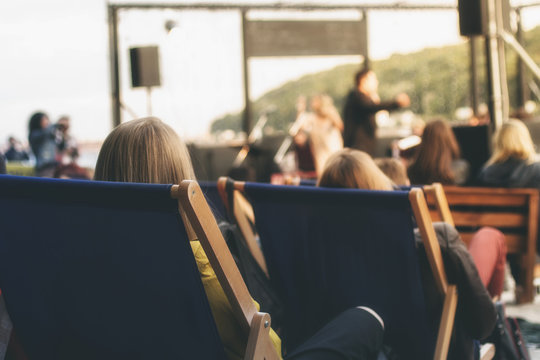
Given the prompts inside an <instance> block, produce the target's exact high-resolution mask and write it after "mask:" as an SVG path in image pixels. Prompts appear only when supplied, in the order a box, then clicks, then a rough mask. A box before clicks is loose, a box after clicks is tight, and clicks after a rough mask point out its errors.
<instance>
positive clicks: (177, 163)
mask: <svg viewBox="0 0 540 360" xmlns="http://www.w3.org/2000/svg"><path fill="white" fill-rule="evenodd" d="M94 179H95V180H103V181H121V182H140V183H153V184H179V183H180V182H181V181H182V180H194V179H195V173H194V171H193V167H192V165H191V159H190V157H189V153H188V151H187V148H186V146H185V144H184V142H183V141H182V140H181V139H180V137H179V136H178V134H177V133H176V132H175V131H174V130H173V129H172V128H171V127H170V126H168V125H167V124H165V123H163V122H162V121H161V120H159V119H157V118H153V117H148V118H143V119H138V120H132V121H128V122H125V123H123V124H121V125H119V126H118V127H116V128H115V129H114V130H113V131H112V132H111V133H110V134H109V136H107V138H106V139H105V142H104V143H103V145H102V147H101V150H100V152H99V156H98V160H97V163H96V170H95V173H94Z"/></svg>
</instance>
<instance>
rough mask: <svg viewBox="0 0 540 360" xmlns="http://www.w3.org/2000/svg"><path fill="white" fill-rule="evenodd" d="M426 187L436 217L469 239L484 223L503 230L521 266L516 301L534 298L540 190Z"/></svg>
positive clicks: (512, 254)
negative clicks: (539, 193) (539, 194)
mask: <svg viewBox="0 0 540 360" xmlns="http://www.w3.org/2000/svg"><path fill="white" fill-rule="evenodd" d="M443 189H444V190H443ZM424 191H425V193H426V198H427V202H428V204H429V207H430V213H431V216H432V219H433V221H445V222H447V223H450V224H452V225H454V226H455V227H456V228H457V229H458V231H459V233H460V235H461V238H462V239H463V241H465V242H466V243H468V242H469V241H470V240H471V238H472V236H473V235H474V233H475V232H476V231H477V230H478V229H480V228H481V227H482V226H491V227H494V228H497V229H499V230H500V231H502V232H503V233H504V235H505V237H506V245H507V249H508V255H511V257H512V258H515V260H516V263H517V265H518V266H519V272H518V278H517V279H516V301H517V302H518V303H527V302H532V301H533V299H534V286H533V281H534V266H535V261H536V241H537V234H538V190H537V189H507V188H481V187H457V186H444V187H442V186H441V185H440V184H433V185H429V186H425V187H424Z"/></svg>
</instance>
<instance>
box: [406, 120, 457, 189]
mask: <svg viewBox="0 0 540 360" xmlns="http://www.w3.org/2000/svg"><path fill="white" fill-rule="evenodd" d="M460 156H461V154H460V150H459V145H458V142H457V140H456V137H455V135H454V132H453V131H452V128H451V127H450V125H448V123H447V122H446V121H444V120H442V119H436V120H433V121H431V122H429V123H428V124H427V125H426V127H425V128H424V132H423V134H422V142H421V143H420V145H419V147H418V151H417V152H416V157H415V159H414V160H413V162H412V164H411V166H410V167H409V171H408V172H409V178H410V179H411V182H412V183H413V184H430V183H433V182H441V183H443V184H452V183H454V180H455V179H454V174H453V172H452V162H453V161H454V160H457V159H459V158H460Z"/></svg>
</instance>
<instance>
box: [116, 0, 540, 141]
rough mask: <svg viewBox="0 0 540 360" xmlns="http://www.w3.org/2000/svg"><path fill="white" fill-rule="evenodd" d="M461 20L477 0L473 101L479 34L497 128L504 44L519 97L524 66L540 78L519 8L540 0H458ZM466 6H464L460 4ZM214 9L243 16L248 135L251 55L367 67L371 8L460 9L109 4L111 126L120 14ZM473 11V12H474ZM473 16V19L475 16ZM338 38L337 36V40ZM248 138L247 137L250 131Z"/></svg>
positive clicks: (474, 100) (504, 113)
mask: <svg viewBox="0 0 540 360" xmlns="http://www.w3.org/2000/svg"><path fill="white" fill-rule="evenodd" d="M458 3H459V10H460V22H462V21H463V19H465V17H466V16H470V15H471V14H470V13H469V12H470V8H469V6H470V5H471V4H473V3H475V4H476V6H477V8H476V10H475V11H477V14H478V16H481V17H480V18H478V19H477V20H476V21H480V28H479V29H480V30H479V31H480V32H479V33H472V34H470V33H467V34H466V33H464V32H463V29H462V35H464V36H468V37H469V39H470V55H471V67H470V74H471V85H470V91H471V105H472V108H473V111H474V113H475V114H476V113H477V110H478V103H479V100H478V98H479V96H478V93H479V90H478V89H479V86H478V79H477V66H476V45H475V38H477V37H478V36H479V35H480V36H483V37H484V38H485V46H486V59H487V61H486V63H487V64H486V65H487V67H486V72H487V74H488V76H487V78H488V83H489V84H488V93H489V99H488V103H489V110H490V114H491V118H492V124H493V125H494V126H493V128H494V129H495V128H497V127H499V126H500V125H501V124H502V122H503V120H504V119H507V118H508V108H509V105H508V90H507V85H506V83H507V81H506V70H505V63H504V43H505V42H506V43H507V44H508V45H509V46H511V47H512V48H513V49H514V50H515V51H516V52H517V54H518V55H519V57H520V58H521V59H522V61H521V62H520V64H521V67H520V69H521V72H520V73H519V74H520V75H519V76H520V79H521V82H520V84H521V86H520V90H519V91H520V93H519V95H520V96H519V97H520V99H521V101H522V102H524V101H525V100H526V99H527V90H526V89H525V88H526V86H525V84H524V81H525V80H524V79H525V77H524V75H523V74H524V73H523V68H524V65H525V66H527V67H528V68H529V69H530V71H531V72H532V74H533V75H534V76H535V77H536V78H537V79H540V69H539V68H538V66H537V65H536V64H535V63H534V61H532V59H531V58H530V56H528V54H527V52H526V51H525V50H524V49H523V48H522V47H521V45H520V43H519V41H518V40H520V39H519V36H520V35H519V34H520V32H521V23H520V11H521V9H523V8H525V7H529V6H539V5H540V3H534V4H527V5H522V6H520V7H516V8H515V9H510V6H509V2H508V0H459V1H458ZM463 4H466V5H465V9H462V5H463ZM160 9H163V10H167V9H170V10H211V11H220V10H221V11H231V10H236V11H239V12H240V14H241V18H242V40H243V70H244V74H243V75H244V81H243V82H244V100H245V108H244V116H243V130H244V132H245V133H246V134H249V133H250V131H251V129H252V127H253V126H252V116H251V100H250V89H249V62H248V59H249V58H251V57H260V56H316V55H362V56H363V58H364V66H368V64H369V46H368V41H367V39H368V26H367V24H368V17H369V12H370V11H381V10H385V11H388V10H396V11H398V10H409V11H410V10H448V11H457V10H458V8H457V7H456V6H452V5H440V4H432V5H430V4H422V5H415V4H409V3H407V2H398V3H395V4H391V3H388V4H379V5H376V4H360V3H358V4H339V3H337V2H332V4H330V3H328V4H308V3H304V4H287V3H282V2H277V3H275V4H248V3H238V4H232V3H231V4H225V3H214V4H212V3H191V4H190V3H177V4H175V3H163V4H159V3H109V4H108V22H109V47H110V58H111V102H112V120H113V126H117V125H119V124H120V123H121V121H122V119H121V109H122V106H123V104H122V101H121V99H122V94H121V86H120V84H121V82H120V69H119V42H118V14H119V12H120V11H129V10H160ZM252 10H272V11H275V10H283V11H305V12H310V11H335V10H356V11H358V12H359V13H360V14H361V18H360V20H357V21H282V20H280V21H273V20H272V21H262V20H261V21H259V20H257V21H255V20H249V19H248V17H247V14H248V13H249V11H252ZM511 10H513V11H515V13H516V15H517V16H516V17H517V20H518V21H517V34H518V35H517V36H518V40H516V39H515V38H514V36H513V35H512V34H511V32H510V31H509V25H508V21H507V20H505V19H507V18H508V12H510V11H511ZM473 16H474V15H473ZM472 21H473V22H474V21H475V20H474V19H473V20H472ZM338 39H339V41H338ZM246 141H247V136H246Z"/></svg>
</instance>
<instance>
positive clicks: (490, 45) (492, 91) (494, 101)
mask: <svg viewBox="0 0 540 360" xmlns="http://www.w3.org/2000/svg"><path fill="white" fill-rule="evenodd" d="M486 5H487V14H488V19H487V20H488V35H486V60H487V61H486V64H487V72H488V79H489V81H488V84H489V89H488V93H489V98H488V107H489V114H490V117H491V125H492V129H493V130H496V129H498V128H500V127H501V126H502V123H503V105H502V99H501V97H502V89H501V72H500V64H499V40H498V38H497V16H496V12H497V8H496V4H495V0H487V1H486Z"/></svg>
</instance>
